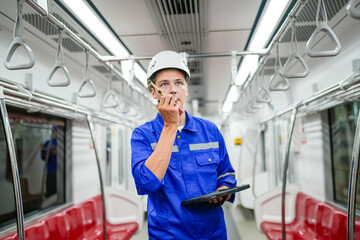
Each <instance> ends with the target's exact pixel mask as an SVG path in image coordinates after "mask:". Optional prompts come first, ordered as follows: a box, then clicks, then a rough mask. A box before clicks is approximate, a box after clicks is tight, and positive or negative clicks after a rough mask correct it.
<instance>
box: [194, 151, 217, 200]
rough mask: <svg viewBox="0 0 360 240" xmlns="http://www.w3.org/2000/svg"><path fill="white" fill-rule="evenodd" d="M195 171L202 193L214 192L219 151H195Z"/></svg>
mask: <svg viewBox="0 0 360 240" xmlns="http://www.w3.org/2000/svg"><path fill="white" fill-rule="evenodd" d="M194 154H195V159H196V171H197V176H198V182H199V186H200V188H201V189H202V191H203V193H210V192H212V191H215V190H216V185H217V168H218V166H219V163H220V157H219V150H218V149H216V150H213V149H211V150H206V151H195V153H194Z"/></svg>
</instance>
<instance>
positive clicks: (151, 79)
mask: <svg viewBox="0 0 360 240" xmlns="http://www.w3.org/2000/svg"><path fill="white" fill-rule="evenodd" d="M168 69H175V70H177V71H179V72H181V73H182V74H183V75H184V77H185V82H186V84H189V80H190V78H189V76H188V75H187V74H186V72H185V71H183V70H181V69H177V68H164V69H161V70H159V71H157V72H155V73H154V74H153V75H151V77H150V78H149V80H150V81H152V82H153V83H154V84H156V76H157V75H158V73H159V72H161V71H163V70H168ZM152 88H153V87H152V86H151V85H150V84H148V89H149V91H150V92H151V89H152Z"/></svg>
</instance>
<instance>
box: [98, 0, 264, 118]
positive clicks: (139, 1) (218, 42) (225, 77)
mask: <svg viewBox="0 0 360 240" xmlns="http://www.w3.org/2000/svg"><path fill="white" fill-rule="evenodd" d="M145 1H148V0H107V1H106V4H105V2H104V1H103V0H92V2H93V3H94V5H95V6H96V8H97V9H98V10H99V11H100V13H101V14H102V15H103V16H104V17H105V19H106V21H107V22H108V23H109V24H110V25H111V27H112V28H113V29H114V31H115V32H116V34H117V35H118V36H119V37H120V39H121V40H122V41H123V43H124V44H125V45H126V46H127V47H128V49H129V50H130V51H131V52H132V53H133V54H134V55H135V56H152V55H155V54H156V53H157V52H159V51H162V50H166V48H167V47H166V46H165V45H164V41H163V40H162V38H161V37H162V36H161V35H160V34H159V33H158V30H157V28H156V25H155V22H154V19H153V18H152V16H151V13H150V11H149V9H148V7H147V4H146V2H145ZM205 1H207V0H205ZM260 4H261V0H251V1H249V0H211V1H210V5H209V13H208V16H209V19H207V21H208V23H207V25H208V27H209V31H208V32H206V33H205V34H203V36H204V37H205V41H204V42H205V43H207V44H206V46H205V47H204V49H205V50H204V51H205V53H220V52H221V53H222V52H230V51H233V50H239V51H242V50H244V47H245V45H246V42H247V40H248V38H249V34H250V32H251V28H252V25H253V23H254V21H255V18H256V15H257V12H258V9H259V6H260ZM239 59H240V58H238V60H239ZM141 63H142V65H143V67H144V69H145V70H146V69H147V64H148V61H142V62H141ZM206 63H207V64H206V66H205V68H204V69H205V70H207V72H206V73H204V75H205V76H206V79H204V81H203V84H204V88H205V89H206V94H205V96H206V99H204V100H205V103H206V102H208V105H205V107H204V108H203V109H202V111H203V112H201V114H202V115H203V116H207V115H208V116H211V115H217V114H218V109H219V107H218V105H219V104H217V103H216V104H214V103H213V102H216V101H223V100H224V98H225V94H226V91H227V89H228V87H229V84H230V81H231V80H230V76H231V74H230V69H231V68H230V63H231V58H230V57H222V58H208V59H207V61H206ZM192 97H194V96H192ZM195 97H196V96H195ZM211 102H212V103H211Z"/></svg>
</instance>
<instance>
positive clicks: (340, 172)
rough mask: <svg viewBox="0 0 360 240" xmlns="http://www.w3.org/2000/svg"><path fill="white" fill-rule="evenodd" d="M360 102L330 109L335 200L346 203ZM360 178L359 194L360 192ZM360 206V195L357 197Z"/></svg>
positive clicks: (357, 204)
mask: <svg viewBox="0 0 360 240" xmlns="http://www.w3.org/2000/svg"><path fill="white" fill-rule="evenodd" d="M359 108H360V103H358V102H355V103H347V104H343V105H339V106H337V107H334V108H332V109H330V110H329V121H330V136H331V156H332V172H333V187H334V200H335V201H336V202H338V203H340V204H344V205H346V203H347V199H348V189H349V188H348V184H349V174H350V164H351V158H352V148H353V143H354V136H355V129H356V121H357V115H358V112H359ZM359 188H360V184H359V179H358V183H357V191H356V192H357V194H359V193H360V191H359V190H360V189H359ZM356 207H357V208H360V197H359V196H358V197H357V198H356Z"/></svg>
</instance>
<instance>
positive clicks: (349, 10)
mask: <svg viewBox="0 0 360 240" xmlns="http://www.w3.org/2000/svg"><path fill="white" fill-rule="evenodd" d="M346 11H347V13H348V14H349V15H350V16H351V17H353V18H355V19H360V12H359V11H358V10H356V8H355V0H350V1H349V3H348V4H347V5H346Z"/></svg>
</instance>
